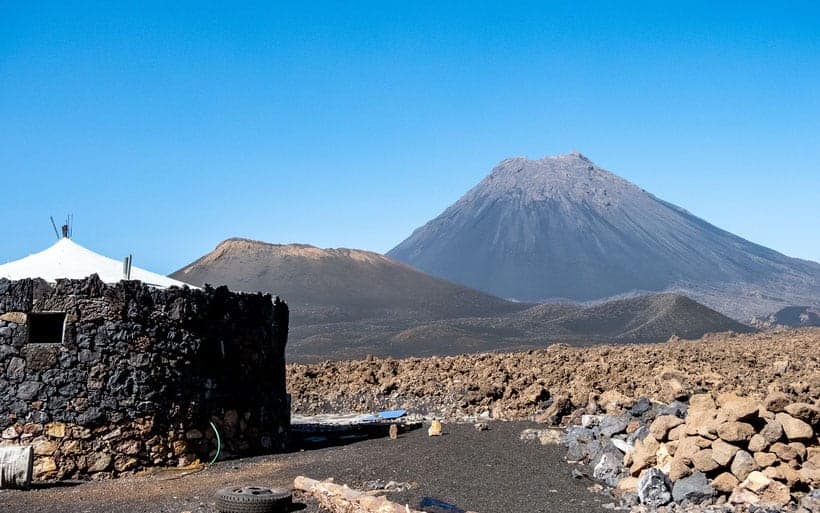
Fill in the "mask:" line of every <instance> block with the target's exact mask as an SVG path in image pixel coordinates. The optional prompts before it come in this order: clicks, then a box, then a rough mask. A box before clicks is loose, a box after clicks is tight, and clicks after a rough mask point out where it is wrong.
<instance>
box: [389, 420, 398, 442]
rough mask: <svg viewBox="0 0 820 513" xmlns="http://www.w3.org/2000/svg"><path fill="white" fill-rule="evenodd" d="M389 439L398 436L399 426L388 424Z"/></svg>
mask: <svg viewBox="0 0 820 513" xmlns="http://www.w3.org/2000/svg"><path fill="white" fill-rule="evenodd" d="M389 435H390V439H391V440H395V439H396V438H398V437H399V426H397V425H395V424H390V431H389Z"/></svg>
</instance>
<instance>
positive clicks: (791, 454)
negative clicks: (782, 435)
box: [769, 442, 798, 461]
mask: <svg viewBox="0 0 820 513" xmlns="http://www.w3.org/2000/svg"><path fill="white" fill-rule="evenodd" d="M769 451H770V452H772V453H774V454H775V455H776V456H777V457H778V458H780V459H781V460H783V461H792V460H796V459H797V455H798V453H797V450H796V449H795V448H794V447H792V446H790V445H786V444H784V443H783V442H777V443H774V444H772V446H771V447H770V448H769Z"/></svg>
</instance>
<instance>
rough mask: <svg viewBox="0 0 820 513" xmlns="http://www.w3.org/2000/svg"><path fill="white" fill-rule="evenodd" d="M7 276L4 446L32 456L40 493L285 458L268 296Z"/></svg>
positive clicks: (3, 291)
mask: <svg viewBox="0 0 820 513" xmlns="http://www.w3.org/2000/svg"><path fill="white" fill-rule="evenodd" d="M2 276H3V274H2V266H0V437H2V441H1V442H0V443H2V444H19V445H31V446H33V448H34V454H35V461H34V478H35V480H43V479H55V478H56V479H63V478H77V477H94V478H104V477H111V476H115V475H118V474H121V473H126V472H131V471H134V470H137V469H140V468H145V467H150V466H175V465H184V464H187V463H190V462H193V461H194V460H196V459H200V460H201V461H209V460H210V459H211V458H213V457H214V456H215V455H216V451H217V448H218V446H219V453H220V457H230V456H233V455H249V454H259V453H265V452H275V451H280V450H283V449H284V448H285V447H286V445H287V443H288V435H289V430H290V407H289V404H288V399H287V395H286V390H285V344H286V342H287V309H286V306H284V305H282V304H277V305H274V304H273V302H272V301H271V297H270V296H269V295H263V294H242V293H233V292H231V291H229V290H228V289H227V288H225V287H220V288H216V289H214V288H210V287H206V288H205V289H201V290H200V289H195V288H190V287H177V286H171V287H168V288H161V287H156V286H149V285H146V284H145V283H143V282H141V281H130V280H123V281H118V282H116V283H105V282H104V281H103V280H102V279H100V277H99V276H98V275H96V274H94V275H91V276H89V277H85V278H80V279H60V278H56V279H54V282H53V283H49V281H46V280H44V279H41V278H24V279H18V280H14V281H11V280H8V279H5V278H2Z"/></svg>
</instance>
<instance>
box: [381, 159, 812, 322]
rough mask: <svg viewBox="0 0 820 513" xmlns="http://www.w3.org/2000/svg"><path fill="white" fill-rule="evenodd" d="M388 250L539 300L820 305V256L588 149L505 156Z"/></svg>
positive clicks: (741, 315)
mask: <svg viewBox="0 0 820 513" xmlns="http://www.w3.org/2000/svg"><path fill="white" fill-rule="evenodd" d="M388 256H390V257H392V258H395V259H396V260H399V261H402V262H406V263H408V264H410V265H412V266H414V267H416V268H418V269H421V270H422V271H424V272H427V273H430V274H432V275H434V276H439V277H441V278H444V279H447V280H450V281H453V282H455V283H462V284H464V285H467V286H470V287H474V288H476V289H478V290H483V291H486V292H488V293H491V294H494V295H496V296H499V297H504V298H515V299H518V300H521V301H529V302H543V301H546V300H549V299H555V298H563V299H567V300H572V301H587V300H599V299H602V298H611V297H613V296H617V295H621V294H633V293H635V292H649V291H651V292H659V291H669V292H678V293H682V294H684V295H687V296H689V297H691V298H693V299H695V300H696V301H698V302H700V303H703V304H705V305H707V306H709V307H711V308H714V309H716V310H718V311H720V312H722V313H724V314H726V315H729V316H730V317H733V318H735V319H740V320H748V319H751V318H752V317H753V316H755V315H768V314H770V313H771V312H774V311H777V310H779V309H780V308H782V307H785V306H790V305H820V264H817V263H816V262H810V261H806V260H799V259H795V258H789V257H787V256H785V255H782V254H780V253H778V252H776V251H773V250H771V249H768V248H765V247H763V246H760V245H758V244H754V243H752V242H749V241H747V240H744V239H742V238H740V237H738V236H736V235H733V234H731V233H729V232H727V231H724V230H721V229H720V228H717V227H715V226H713V225H711V224H709V223H707V222H706V221H704V220H702V219H700V218H698V217H695V216H694V215H692V214H690V213H689V212H687V211H686V210H684V209H682V208H680V207H677V206H675V205H673V204H671V203H668V202H665V201H663V200H661V199H659V198H657V197H655V196H653V195H651V194H649V193H647V192H646V191H644V190H643V189H641V188H639V187H637V186H636V185H634V184H632V183H630V182H628V181H626V180H624V179H622V178H620V177H618V176H616V175H614V174H613V173H611V172H609V171H606V170H604V169H602V168H600V167H598V166H597V165H595V164H594V163H593V162H591V161H590V160H589V159H587V158H586V157H584V156H583V155H581V154H580V153H570V154H566V155H559V156H556V157H547V158H543V159H540V160H530V159H527V158H522V157H519V158H512V159H507V160H504V161H502V162H501V163H500V164H498V165H497V166H496V167H495V168H494V169H493V170H492V172H491V173H490V174H489V175H488V176H487V177H486V178H484V179H483V180H482V181H481V182H480V183H479V184H478V185H476V186H475V187H474V188H473V189H471V190H470V191H469V192H467V193H466V194H465V195H464V196H463V197H461V199H459V200H458V201H457V202H456V203H454V204H453V205H451V206H450V207H449V208H447V209H446V210H445V211H444V212H443V213H442V214H441V215H439V216H438V217H436V218H435V219H433V220H431V221H429V222H428V223H427V224H425V225H424V226H422V227H420V228H418V229H417V230H416V231H414V232H413V233H412V235H410V237H408V238H407V239H406V240H404V241H403V242H401V243H400V244H399V245H398V246H396V247H395V248H393V249H392V250H391V251H390V252H388Z"/></svg>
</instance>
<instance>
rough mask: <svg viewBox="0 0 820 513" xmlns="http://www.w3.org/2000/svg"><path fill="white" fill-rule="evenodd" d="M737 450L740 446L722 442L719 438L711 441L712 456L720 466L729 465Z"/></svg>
mask: <svg viewBox="0 0 820 513" xmlns="http://www.w3.org/2000/svg"><path fill="white" fill-rule="evenodd" d="M739 450H740V447H737V446H736V445H732V444H730V443H727V442H724V441H723V440H721V439H719V438H718V439H717V440H715V441H713V442H712V458H714V460H715V461H716V462H718V464H720V466H722V467H725V466H727V465H729V462H731V461H732V458H734V457H735V454H737V451H739Z"/></svg>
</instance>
